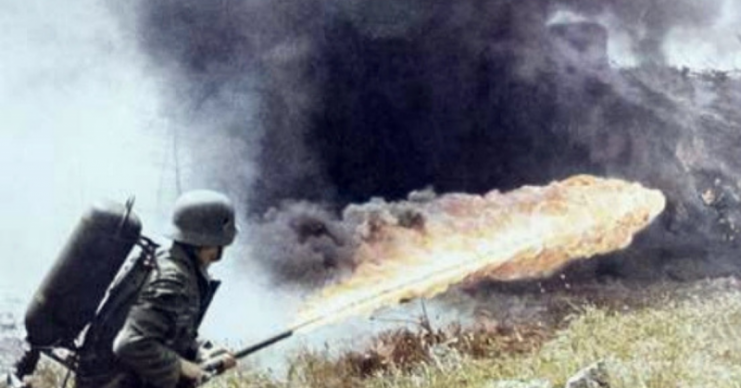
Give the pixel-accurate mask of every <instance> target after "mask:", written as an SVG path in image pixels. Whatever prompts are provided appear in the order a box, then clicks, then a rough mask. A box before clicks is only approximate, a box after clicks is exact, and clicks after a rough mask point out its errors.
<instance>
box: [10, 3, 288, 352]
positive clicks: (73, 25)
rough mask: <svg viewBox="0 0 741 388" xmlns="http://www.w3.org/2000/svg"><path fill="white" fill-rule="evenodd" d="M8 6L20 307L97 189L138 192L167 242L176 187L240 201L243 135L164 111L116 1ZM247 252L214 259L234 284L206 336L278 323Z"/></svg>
mask: <svg viewBox="0 0 741 388" xmlns="http://www.w3.org/2000/svg"><path fill="white" fill-rule="evenodd" d="M0 9H2V11H0V25H3V26H4V28H3V33H2V34H0V46H1V47H3V50H1V51H0V177H2V180H3V183H2V185H0V241H2V246H3V248H4V249H3V251H4V254H3V257H2V258H0V289H4V290H13V293H14V294H15V297H17V298H19V299H20V300H21V303H19V305H20V306H19V307H20V308H25V305H26V303H27V302H28V300H29V299H30V297H31V295H32V293H33V292H34V290H35V289H36V288H37V287H38V285H39V283H40V282H41V280H42V277H43V276H44V274H45V273H46V272H47V271H48V270H49V269H50V267H51V264H52V263H53V261H54V259H55V258H56V256H57V254H58V252H59V251H60V250H61V248H62V247H63V245H64V243H65V241H66V239H67V237H68V236H69V234H70V233H71V231H72V229H73V228H74V226H75V225H76V223H77V222H78V220H79V218H80V216H81V215H82V213H83V212H84V211H85V209H86V208H87V207H88V206H89V205H90V204H92V203H93V202H94V201H96V200H98V199H101V198H107V199H112V200H116V201H120V202H123V201H125V200H126V199H127V198H128V197H129V196H136V204H135V211H136V212H137V213H138V214H139V216H140V218H141V219H142V221H143V223H144V233H145V234H146V235H148V236H150V237H154V238H155V239H157V240H158V241H160V242H162V243H166V242H167V241H166V240H163V239H161V238H159V236H161V235H162V233H163V232H164V231H165V228H166V224H167V220H168V217H169V213H170V210H171V208H172V203H173V202H174V200H175V198H176V197H177V195H178V194H179V191H181V190H183V191H184V190H189V189H195V188H201V187H211V188H214V189H219V190H223V191H226V192H228V194H229V195H230V196H231V197H232V198H234V199H235V202H237V203H238V204H239V203H240V201H239V199H240V198H239V197H240V192H239V188H240V187H244V183H243V182H241V180H244V179H250V177H249V175H250V170H249V168H248V166H240V165H239V163H236V162H235V160H238V159H239V158H238V156H237V155H239V154H240V153H242V152H244V149H245V147H246V145H245V144H244V142H243V141H235V140H234V139H231V138H230V137H229V136H228V134H224V133H221V134H220V135H218V136H215V135H210V134H209V132H207V131H209V130H210V129H211V128H210V127H214V126H218V120H225V119H224V118H223V116H217V115H213V116H211V117H213V121H211V122H200V123H194V124H193V127H187V126H186V125H185V124H183V121H182V120H180V118H179V117H176V116H177V115H173V114H170V113H169V112H167V111H165V109H164V108H163V106H164V104H163V102H162V100H163V98H161V97H160V96H161V91H162V90H161V86H160V82H159V79H157V73H156V72H154V71H152V69H151V67H149V65H148V64H147V62H146V61H145V60H144V58H143V55H142V54H141V53H140V52H139V51H138V47H137V42H136V40H135V35H134V34H132V33H131V31H128V30H125V29H124V28H123V25H122V24H121V23H119V21H120V20H119V19H117V17H116V16H115V15H114V13H113V12H111V9H110V8H107V7H106V6H105V5H104V4H101V2H99V1H94V0H83V1H77V2H73V3H65V4H63V5H54V4H52V3H49V2H47V1H41V0H29V1H24V2H18V1H15V0H0ZM224 98H225V99H226V100H229V102H230V103H231V104H247V103H249V102H245V101H238V100H236V99H234V98H231V97H230V96H224ZM197 130H201V132H197ZM194 144H195V145H197V147H196V148H195V149H194ZM215 171H218V172H219V174H218V175H219V177H218V178H216V179H215V178H214V177H212V175H214V172H215ZM240 212H242V213H244V209H243V208H240ZM247 255H248V253H247V252H245V249H244V248H242V249H232V250H230V251H228V252H227V257H226V258H225V263H224V264H223V265H222V266H223V268H215V270H216V273H217V275H216V276H217V277H222V278H224V280H225V285H224V287H223V289H222V290H221V291H220V292H219V294H218V296H217V298H216V301H215V302H214V308H213V309H212V310H213V311H212V312H211V313H210V314H209V316H208V317H207V319H206V321H205V324H204V333H205V334H206V335H209V334H210V335H212V336H218V337H221V338H230V339H231V338H233V339H237V338H242V337H244V336H245V335H246V334H247V333H254V334H255V335H258V336H260V335H265V334H266V333H267V332H268V330H270V329H272V328H274V327H275V324H274V322H272V321H270V318H269V317H268V316H267V315H266V311H267V310H269V309H270V308H274V306H275V305H274V304H267V305H266V304H265V303H266V302H265V301H266V300H272V301H274V300H273V299H271V298H266V297H265V296H264V294H263V290H262V289H259V288H258V287H259V285H258V286H256V285H255V282H253V281H247V280H246V279H245V276H242V275H241V274H236V270H235V268H237V263H238V262H239V261H245V260H248V258H247ZM239 271H240V272H241V271H242V269H239ZM235 301H239V303H236V304H235ZM258 310H259V311H261V315H259V316H257V318H253V315H252V312H254V311H258ZM14 313H16V314H17V315H22V311H20V312H19V311H16V312H14ZM276 319H278V318H276ZM266 321H267V324H265V325H264V324H263V322H266ZM263 327H264V329H261V328H263ZM251 338H252V337H250V338H246V339H247V340H249V339H251ZM252 339H256V338H252Z"/></svg>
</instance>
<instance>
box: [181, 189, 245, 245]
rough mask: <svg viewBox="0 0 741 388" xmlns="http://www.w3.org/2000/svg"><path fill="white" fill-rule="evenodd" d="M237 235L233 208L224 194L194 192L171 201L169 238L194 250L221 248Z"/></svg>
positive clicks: (204, 191)
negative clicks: (209, 247)
mask: <svg viewBox="0 0 741 388" xmlns="http://www.w3.org/2000/svg"><path fill="white" fill-rule="evenodd" d="M236 234H237V227H236V224H235V216H234V205H233V204H232V202H231V201H230V200H229V198H227V197H226V196H225V195H223V194H221V193H218V192H215V191H211V190H194V191H189V192H187V193H184V194H183V195H181V196H180V197H179V198H178V199H177V201H175V208H174V209H173V212H172V225H171V230H170V233H169V237H170V238H172V239H173V240H175V241H177V242H181V243H184V244H188V245H194V246H198V247H204V246H225V245H229V244H231V243H232V242H233V241H234V236H235V235H236Z"/></svg>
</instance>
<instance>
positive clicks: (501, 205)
mask: <svg viewBox="0 0 741 388" xmlns="http://www.w3.org/2000/svg"><path fill="white" fill-rule="evenodd" d="M402 205H403V206H402ZM390 206H392V207H393V206H395V207H396V208H397V209H398V208H400V207H404V209H405V211H404V212H403V216H400V217H389V216H388V214H385V213H383V212H381V211H377V210H371V211H366V212H363V207H360V208H359V210H360V211H361V214H363V222H362V223H360V227H359V229H358V231H357V233H358V235H359V237H360V241H361V243H360V245H359V247H358V250H357V251H356V253H355V258H356V262H358V263H360V264H359V265H358V268H357V269H356V271H355V272H354V273H353V274H352V276H351V277H350V278H349V279H347V280H345V281H343V282H341V283H339V284H336V285H333V286H330V287H328V288H326V289H324V290H323V292H321V293H320V294H319V295H318V296H316V297H314V298H313V299H312V300H310V301H309V303H307V305H306V307H305V308H304V309H303V310H302V312H301V314H300V315H299V319H298V321H297V322H298V324H297V325H296V330H309V329H311V328H314V327H317V326H320V325H324V324H327V323H330V322H332V321H336V320H340V319H343V318H345V317H348V316H351V315H357V314H368V313H371V312H373V311H374V310H376V309H378V308H381V307H384V306H389V305H393V304H396V303H398V302H399V301H401V300H405V299H410V298H417V297H432V296H434V295H436V294H438V293H441V292H443V291H445V290H446V289H448V288H449V287H450V286H451V285H454V284H458V283H461V282H464V281H475V280H478V279H483V278H493V279H500V280H514V279H523V278H534V277H544V276H548V275H550V274H553V273H554V271H556V270H558V269H559V268H561V267H563V266H564V265H565V264H566V263H568V262H570V261H572V260H577V259H582V258H589V257H591V256H594V255H597V254H604V253H608V252H611V251H615V250H619V249H622V248H625V247H626V246H628V245H629V244H630V243H631V241H632V238H633V235H634V234H635V233H637V232H639V231H640V230H641V229H643V228H644V227H646V226H647V225H648V224H649V223H650V222H651V221H652V220H653V219H654V218H655V217H656V216H657V215H658V214H660V213H661V212H662V211H663V209H664V206H665V199H664V196H663V195H662V193H661V192H659V191H657V190H650V189H646V188H644V187H642V186H641V185H639V184H636V183H629V182H625V181H621V180H617V179H604V178H597V177H592V176H586V175H579V176H575V177H571V178H569V179H566V180H564V181H561V182H554V183H551V184H550V185H548V186H545V187H533V186H525V187H522V188H520V189H517V190H514V191H512V192H509V193H500V192H498V191H492V192H489V193H487V194H486V195H484V196H477V195H466V194H449V195H444V196H441V197H438V198H436V199H433V200H429V201H426V202H404V203H402V204H391V205H390Z"/></svg>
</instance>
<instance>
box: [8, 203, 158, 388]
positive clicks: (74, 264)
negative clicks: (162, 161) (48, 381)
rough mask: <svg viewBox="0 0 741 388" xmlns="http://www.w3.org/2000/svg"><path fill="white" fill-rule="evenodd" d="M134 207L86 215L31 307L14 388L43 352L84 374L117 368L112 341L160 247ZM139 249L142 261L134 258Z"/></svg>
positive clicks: (111, 206) (100, 208)
mask: <svg viewBox="0 0 741 388" xmlns="http://www.w3.org/2000/svg"><path fill="white" fill-rule="evenodd" d="M133 204H134V201H133V198H132V199H129V200H128V201H127V202H126V204H125V205H122V204H120V203H97V204H95V205H93V206H92V207H91V208H90V209H89V210H88V211H87V212H86V213H85V214H84V215H83V216H82V219H81V220H80V221H79V222H78V224H77V226H76V228H75V229H74V231H73V233H72V235H71V236H70V238H69V239H68V240H67V243H66V245H65V246H64V248H63V249H62V251H61V253H60V254H59V256H58V257H57V259H56V261H55V262H54V265H53V266H52V268H51V269H50V270H49V272H48V273H47V274H46V277H45V278H44V280H43V282H42V283H41V285H40V286H39V288H38V289H37V290H36V293H35V294H34V296H33V298H32V300H31V302H30V303H29V306H28V308H27V310H26V315H25V328H26V342H27V344H26V345H27V349H26V351H25V354H24V355H23V357H22V358H21V359H20V360H19V361H18V362H17V363H16V365H15V371H14V373H13V374H9V375H8V383H9V385H11V386H18V387H21V386H23V385H22V384H20V381H21V380H22V379H23V376H26V375H30V374H32V373H33V372H34V370H35V369H36V364H37V362H38V359H39V356H40V355H41V354H44V355H46V356H48V357H49V358H51V359H53V360H55V361H57V362H58V363H60V364H62V365H63V366H65V367H66V368H67V369H68V370H69V371H71V372H76V373H77V374H78V375H83V374H86V373H87V372H92V370H93V369H94V368H103V369H104V368H105V367H106V366H108V365H110V364H109V363H112V362H113V355H112V350H111V346H112V343H113V339H114V338H115V336H116V334H117V332H118V330H119V329H120V328H121V327H122V326H123V323H124V321H125V319H126V316H127V314H128V311H129V309H130V308H131V306H132V305H133V303H134V302H135V301H136V299H137V296H138V295H139V291H140V290H141V289H142V287H143V286H144V284H145V282H146V280H147V278H148V277H149V276H150V274H151V272H152V270H154V269H155V263H156V261H155V255H156V250H157V248H158V245H157V244H155V243H154V242H153V241H152V240H150V239H149V238H147V237H144V236H142V235H141V229H142V225H141V222H140V220H139V217H137V215H136V214H135V213H134V212H133V211H132V208H133ZM135 246H136V247H138V248H139V252H138V255H137V254H135V255H133V256H131V258H130V259H129V260H127V257H130V255H131V253H132V251H133V250H134V247H135ZM85 357H87V359H85ZM81 365H82V366H88V369H91V370H90V371H83V370H79V367H80V366H81ZM93 367H94V368H93ZM68 376H69V374H68ZM66 383H67V379H65V381H64V385H66Z"/></svg>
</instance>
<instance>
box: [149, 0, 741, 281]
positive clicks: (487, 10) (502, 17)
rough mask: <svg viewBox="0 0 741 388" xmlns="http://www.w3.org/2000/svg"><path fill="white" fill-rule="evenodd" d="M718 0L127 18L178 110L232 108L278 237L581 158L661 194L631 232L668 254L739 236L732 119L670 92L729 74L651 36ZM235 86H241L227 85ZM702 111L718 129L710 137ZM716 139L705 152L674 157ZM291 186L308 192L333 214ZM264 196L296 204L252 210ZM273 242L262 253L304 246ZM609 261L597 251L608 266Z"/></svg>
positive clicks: (331, 0) (252, 194) (321, 3)
mask: <svg viewBox="0 0 741 388" xmlns="http://www.w3.org/2000/svg"><path fill="white" fill-rule="evenodd" d="M721 5H722V1H709V2H703V3H702V6H700V4H699V2H693V1H689V0H686V1H662V0H653V1H644V2H636V1H628V0H624V1H623V0H612V1H596V0H595V1H571V0H558V1H556V0H553V1H546V0H543V1H536V0H529V1H508V0H489V1H484V0H481V1H477V0H461V1H430V0H342V1H341V0H272V1H268V0H244V1H234V0H219V1H194V0H187V1H174V0H163V1H157V2H144V1H142V2H140V3H139V4H138V8H137V13H136V17H135V19H134V22H135V25H136V30H137V33H138V34H139V37H140V40H141V47H142V49H143V50H144V52H146V53H147V54H148V56H149V58H151V60H152V63H154V64H156V66H157V68H158V69H159V71H160V72H161V74H163V76H164V77H165V78H166V79H167V80H168V82H169V85H171V86H172V87H171V89H170V96H171V101H172V102H173V104H172V106H173V109H180V110H183V111H185V112H187V114H186V117H191V118H197V119H198V120H201V121H209V120H212V116H213V115H215V114H217V115H219V116H224V117H228V118H229V119H228V120H223V118H222V119H220V120H214V123H215V125H213V126H212V127H211V128H209V129H208V130H210V131H214V132H219V133H228V134H229V135H230V136H234V137H236V138H246V139H249V142H250V144H251V145H252V146H251V147H250V150H249V152H248V154H246V155H243V157H244V158H243V160H241V161H239V163H245V164H250V165H254V166H255V171H257V175H256V177H255V179H254V180H253V181H245V182H244V187H245V192H247V193H248V194H247V195H245V200H247V201H248V202H249V204H250V209H251V214H252V216H253V217H255V219H258V220H261V221H259V222H258V224H260V225H264V226H265V228H267V229H268V230H270V228H273V227H276V228H279V229H280V228H283V229H285V230H293V231H294V232H293V236H294V237H295V238H291V239H287V240H283V241H282V243H284V244H289V245H290V244H294V245H295V244H298V245H299V246H302V245H305V244H311V241H316V240H318V241H321V244H324V245H326V244H329V243H336V241H333V239H332V238H331V237H327V235H324V234H322V233H318V232H317V233H318V234H317V236H318V237H317V236H315V235H312V234H311V233H309V237H307V238H301V237H300V236H301V234H302V233H307V232H306V230H307V229H305V228H304V227H303V226H300V227H298V229H297V228H295V227H294V228H292V227H291V226H290V225H292V223H293V224H295V223H296V222H297V221H292V220H294V219H295V218H296V217H298V218H299V219H300V220H304V221H300V220H299V221H298V222H299V224H302V222H306V223H308V224H312V222H314V221H316V222H318V223H320V224H322V225H324V226H323V227H324V228H325V229H324V230H329V229H332V227H331V225H333V224H336V223H339V222H338V219H337V214H339V210H340V209H342V208H343V207H344V206H345V205H347V204H349V203H356V202H365V201H368V200H369V199H371V198H373V197H383V198H385V199H388V200H395V199H401V198H404V197H405V196H406V195H407V193H409V192H411V191H412V190H416V189H420V188H423V187H428V186H431V187H434V189H435V190H436V191H438V192H452V191H465V192H471V193H482V192H485V191H488V190H491V189H493V188H497V189H500V190H508V189H512V188H514V187H518V186H521V185H523V184H545V183H547V182H549V181H551V180H554V179H561V178H564V177H566V176H569V175H572V174H575V173H594V174H600V175H609V176H616V177H621V178H626V179H632V180H637V181H640V182H642V183H644V184H646V185H648V186H652V187H657V188H659V189H662V190H663V191H664V192H665V194H667V196H668V197H669V209H668V211H667V213H666V214H665V216H664V217H663V218H662V219H661V220H660V222H659V223H657V225H655V226H654V227H653V229H652V230H651V231H649V233H648V234H647V236H648V237H644V238H642V239H641V240H640V241H639V243H640V244H642V245H641V246H643V247H644V248H645V249H646V250H650V252H652V253H651V254H652V255H653V256H655V257H659V258H660V259H656V260H657V261H662V260H664V258H666V257H677V256H693V257H695V256H698V257H709V256H711V255H715V254H716V252H715V250H714V249H715V247H722V248H723V249H724V250H728V249H733V248H735V242H734V241H731V240H733V239H731V238H730V237H729V236H732V235H735V229H734V228H731V227H729V226H728V225H729V222H731V221H728V220H729V219H735V218H734V217H736V213H737V211H736V210H735V207H734V206H736V204H737V203H738V199H737V198H738V195H737V193H738V190H739V188H738V187H737V185H736V183H735V182H737V181H738V180H737V173H736V172H735V171H737V170H736V169H735V167H741V163H739V158H738V157H737V156H736V154H735V153H734V152H732V150H731V149H729V148H728V145H730V144H737V143H738V141H739V135H738V132H736V131H735V129H738V125H739V121H738V120H735V121H734V120H725V119H717V120H716V117H715V116H713V115H712V114H710V113H707V114H706V115H705V116H703V112H702V110H703V109H716V108H717V107H713V106H705V105H704V106H698V105H697V104H696V103H694V102H689V103H688V104H689V105H687V106H685V105H683V104H684V103H683V102H682V101H684V100H688V101H698V100H697V96H698V94H699V93H708V91H710V92H711V93H712V94H713V95H720V94H718V93H719V92H718V90H717V89H715V88H716V87H719V88H724V87H725V88H728V87H729V86H728V84H730V83H732V82H733V81H732V80H725V81H724V80H722V79H720V78H718V79H715V78H714V79H712V80H707V79H704V80H703V79H698V78H692V76H691V75H689V74H688V73H687V72H686V71H685V72H684V73H682V72H681V71H680V70H677V69H671V68H668V67H665V66H663V65H664V64H665V57H664V53H663V51H662V50H663V49H662V47H663V42H664V39H666V37H667V34H668V33H669V32H670V31H671V29H672V28H684V27H687V26H695V27H697V26H702V25H706V24H711V23H713V21H714V20H715V19H716V18H717V17H718V16H719V12H720V10H721V9H722V7H721ZM563 10H570V11H572V12H578V13H580V14H581V15H583V16H584V17H585V18H586V19H589V18H596V17H598V16H600V15H605V14H607V15H611V16H612V18H613V20H617V21H619V23H620V25H619V27H620V28H621V29H623V30H624V31H627V32H628V34H629V35H630V36H631V37H632V38H633V50H634V54H635V55H636V56H637V57H639V58H640V59H641V62H642V63H644V64H646V65H650V66H647V67H644V69H649V70H646V71H653V72H654V73H645V72H642V70H633V71H627V70H617V69H613V68H611V66H610V64H609V58H608V57H607V44H608V41H609V36H608V33H607V29H606V28H605V27H603V26H601V25H599V24H597V23H593V22H585V23H580V24H572V25H549V21H550V20H551V18H552V17H553V16H554V15H555V14H556V13H557V12H559V11H563ZM595 20H596V19H595ZM656 77H667V79H668V80H670V81H671V82H676V83H679V84H683V85H684V86H683V87H680V89H682V88H683V89H682V90H681V91H677V93H678V94H676V95H681V96H682V97H681V98H682V99H684V100H682V101H679V100H678V99H677V98H675V97H676V95H675V94H674V91H668V90H666V89H661V87H665V86H666V85H664V84H661V83H659V84H660V85H658V86H657V85H655V84H653V83H652V82H651V81H652V80H655V79H656ZM716 81H717V82H716ZM723 82H727V84H725V85H726V86H723V85H724V84H722V83H723ZM659 86H661V87H659ZM680 92H681V93H683V94H679V93H680ZM724 96H725V97H724V98H732V96H728V95H724ZM242 97H245V98H248V100H249V101H252V103H251V104H249V106H245V105H244V104H236V103H234V101H235V100H240V98H242ZM693 99H694V100H693ZM688 107H690V108H691V109H690V110H693V109H696V110H697V112H694V111H688ZM706 112H710V111H709V110H708V111H706ZM713 112H715V111H713ZM713 114H715V113H713ZM720 115H722V114H720ZM724 120H725V121H724ZM715 126H720V127H722V128H721V129H720V130H719V131H720V133H722V134H723V135H722V136H721V137H717V136H715V137H712V138H707V139H705V138H704V137H703V136H704V135H705V134H706V133H707V132H706V131H707V130H710V129H711V128H714V127H715ZM729 128H733V129H731V130H729ZM719 139H720V140H719ZM717 142H720V144H716V143H717ZM713 145H715V146H717V147H719V149H718V150H717V151H718V152H716V153H715V154H713V155H700V156H698V157H694V159H693V158H689V159H688V157H687V155H691V156H692V155H696V154H698V153H700V154H701V153H702V151H701V150H700V149H699V148H697V147H701V146H702V147H706V146H707V147H712V146H713ZM724 145H725V147H724ZM703 149H704V148H703ZM219 173H222V172H219ZM226 174H228V172H226ZM706 190H711V191H712V190H715V191H718V192H723V193H725V194H722V195H721V196H722V197H723V198H724V199H723V201H725V202H724V205H722V206H721V205H717V204H716V203H715V202H712V201H710V202H708V201H706V200H704V197H702V194H703V193H705V191H706ZM292 201H307V202H309V203H312V204H321V205H322V206H323V209H326V211H327V212H329V213H328V214H335V219H331V217H328V216H324V215H322V216H317V214H318V213H317V212H318V211H317V210H313V206H319V205H312V206H310V207H308V208H307V210H306V211H299V210H296V209H300V206H298V207H297V205H290V204H288V205H287V203H290V202H292ZM713 204H716V205H713ZM711 205H712V206H711ZM714 206H715V207H714ZM271 208H274V209H293V210H290V211H287V214H297V216H296V217H293V218H291V217H288V218H285V219H284V218H283V217H280V216H275V215H272V216H268V217H263V218H260V216H261V215H262V214H263V213H265V212H266V211H269V209H271ZM274 211H275V210H274ZM278 211H279V212H280V210H278ZM299 214H300V216H298V215H299ZM307 214H308V216H307ZM306 217H309V218H308V220H309V221H306V220H307V218H306ZM317 220H318V221H317ZM719 220H724V221H723V222H724V223H725V224H723V225H721V226H719V225H718V222H719ZM302 225H303V224H302ZM314 225H315V227H317V226H316V223H315V224H314ZM302 228H304V229H302ZM308 228H309V229H311V227H308ZM318 228H319V229H321V228H322V227H321V226H318ZM337 228H339V227H337ZM258 229H259V228H258ZM340 229H341V228H340ZM297 230H298V232H297ZM302 231H303V232H302ZM256 234H258V235H259V234H260V233H256ZM287 241H288V242H287ZM275 244H277V245H270V244H267V245H269V246H268V247H267V248H265V250H263V251H261V252H264V254H265V256H271V255H274V253H275V249H283V251H285V252H292V253H291V255H294V253H295V256H302V255H301V254H299V253H297V252H299V251H300V250H298V251H295V252H294V251H292V250H291V249H293V248H290V247H289V248H290V249H287V248H285V247H281V245H280V244H281V242H280V241H278V242H275ZM324 245H322V246H324ZM337 245H338V246H339V245H340V244H337ZM263 246H265V244H263ZM707 247H713V249H709V248H707ZM284 248H285V249H284ZM711 250H712V252H711ZM310 251H311V252H317V251H316V250H313V249H310ZM319 251H321V252H325V251H326V249H325V248H321V249H319ZM271 252H272V253H271ZM313 254H314V253H311V254H307V255H308V256H311V255H313ZM333 254H336V252H335V253H331V254H329V256H327V257H330V256H332V255H333ZM291 255H289V256H291ZM307 255H304V256H307ZM308 256H307V257H308ZM302 257H303V256H302ZM312 257H313V256H312ZM325 258H326V257H325V256H322V255H319V256H316V257H314V258H313V259H307V261H306V262H309V263H312V264H310V265H309V267H310V268H311V270H310V271H308V272H312V271H313V269H315V268H320V267H322V266H329V267H332V266H333V265H336V263H337V260H334V259H331V257H330V259H327V260H325ZM266 260H270V259H269V258H266ZM298 260H304V259H302V258H301V257H299V258H298ZM629 261H630V258H624V257H620V261H619V262H620V263H623V262H629ZM301 262H302V263H304V261H301ZM605 263H606V264H605ZM614 263H615V261H614V260H613V261H610V260H606V261H605V262H604V263H603V264H600V265H601V268H603V271H604V272H610V273H617V272H620V271H619V270H616V269H614V268H613V267H615V266H616V265H615V264H614ZM621 265H622V264H621ZM621 265H617V267H620V268H622V267H621ZM662 265H663V264H662ZM279 267H280V268H286V266H284V265H280V266H279ZM288 267H290V266H288ZM278 272H279V273H285V271H283V270H279V271H278ZM288 272H290V271H288ZM303 272H306V271H303ZM289 275H290V274H289ZM289 277H290V276H289Z"/></svg>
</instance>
